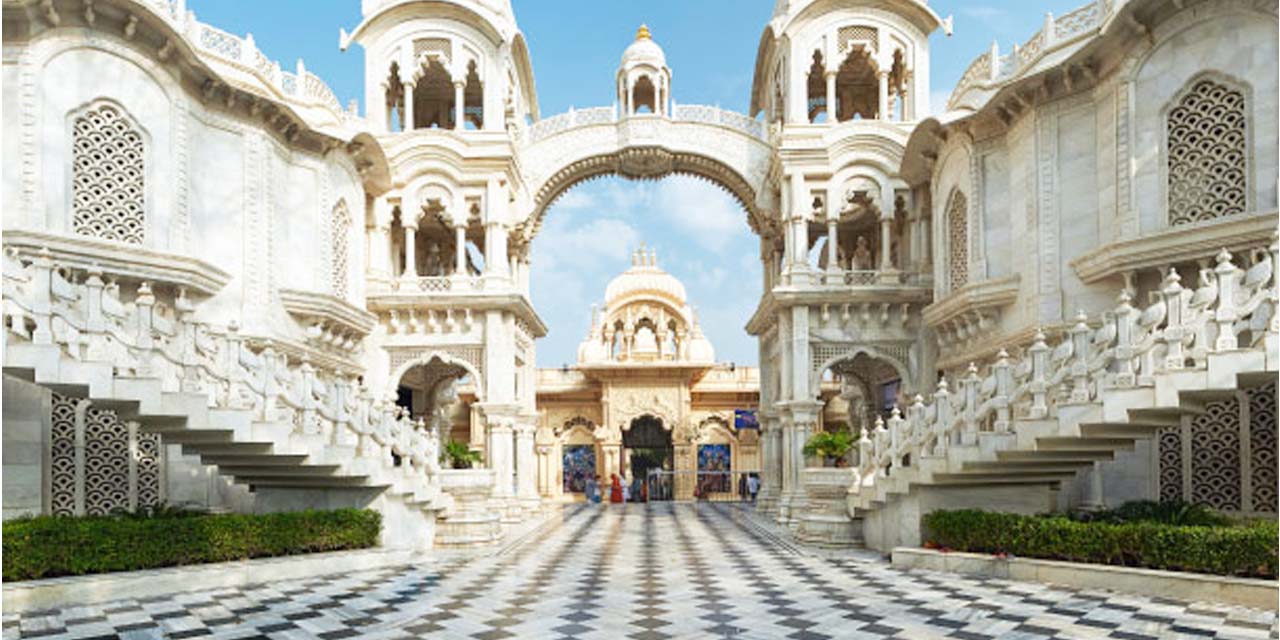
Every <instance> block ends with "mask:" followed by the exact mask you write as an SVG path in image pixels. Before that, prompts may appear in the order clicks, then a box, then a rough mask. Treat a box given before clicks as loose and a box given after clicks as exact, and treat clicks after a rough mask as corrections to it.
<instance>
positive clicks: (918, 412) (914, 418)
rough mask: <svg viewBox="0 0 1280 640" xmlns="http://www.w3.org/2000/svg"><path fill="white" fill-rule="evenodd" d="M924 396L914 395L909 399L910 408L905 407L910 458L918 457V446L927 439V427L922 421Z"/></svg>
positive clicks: (919, 449) (919, 450)
mask: <svg viewBox="0 0 1280 640" xmlns="http://www.w3.org/2000/svg"><path fill="white" fill-rule="evenodd" d="M924 412H925V408H924V396H922V395H920V394H918V393H917V394H916V395H915V397H914V398H912V399H911V406H909V407H907V434H908V436H910V439H909V441H908V442H909V444H908V445H907V446H908V447H910V450H909V453H911V454H912V457H919V454H920V452H921V448H920V444H921V442H923V441H924V440H925V438H927V437H928V425H926V424H925V421H924Z"/></svg>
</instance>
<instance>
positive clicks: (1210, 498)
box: [1156, 381, 1280, 514]
mask: <svg viewBox="0 0 1280 640" xmlns="http://www.w3.org/2000/svg"><path fill="white" fill-rule="evenodd" d="M1235 395H1236V397H1234V398H1230V399H1226V400H1216V401H1213V402H1208V403H1206V404H1205V406H1204V413H1202V414H1199V415H1196V416H1189V417H1187V418H1184V419H1183V421H1182V424H1181V425H1180V426H1175V427H1169V428H1166V429H1163V430H1161V431H1160V433H1159V434H1157V437H1156V447H1157V450H1156V453H1157V457H1156V461H1157V464H1158V468H1159V475H1158V485H1159V486H1158V495H1159V496H1160V499H1161V500H1186V501H1188V502H1196V503H1199V504H1203V505H1207V506H1209V507H1212V508H1214V509H1218V510H1221V511H1229V512H1244V513H1252V514H1259V513H1266V514H1274V513H1276V511H1277V508H1278V507H1280V500H1278V499H1277V491H1276V483H1277V478H1280V467H1278V466H1277V462H1276V459H1277V455H1276V448H1277V444H1276V383H1275V381H1272V382H1269V383H1267V384H1264V385H1261V386H1257V387H1248V388H1245V389H1242V390H1239V391H1237V392H1236V394H1235Z"/></svg>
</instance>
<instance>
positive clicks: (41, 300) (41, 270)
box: [31, 247, 53, 344]
mask: <svg viewBox="0 0 1280 640" xmlns="http://www.w3.org/2000/svg"><path fill="white" fill-rule="evenodd" d="M31 316H32V319H33V320H35V323H36V329H35V332H33V333H32V334H31V341H32V342H34V343H35V344H53V258H52V257H50V255H49V248H48V247H45V248H43V249H41V250H40V253H39V255H37V256H36V257H35V259H34V260H32V261H31Z"/></svg>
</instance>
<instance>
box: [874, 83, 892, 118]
mask: <svg viewBox="0 0 1280 640" xmlns="http://www.w3.org/2000/svg"><path fill="white" fill-rule="evenodd" d="M876 79H878V80H879V81H880V103H879V109H878V110H877V113H878V114H879V116H880V119H881V120H892V118H891V117H890V113H889V72H888V71H880V72H877V73H876Z"/></svg>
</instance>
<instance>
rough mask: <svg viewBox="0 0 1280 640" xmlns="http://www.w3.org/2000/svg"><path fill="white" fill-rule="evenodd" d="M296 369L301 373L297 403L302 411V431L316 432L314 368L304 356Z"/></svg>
mask: <svg viewBox="0 0 1280 640" xmlns="http://www.w3.org/2000/svg"><path fill="white" fill-rule="evenodd" d="M298 370H299V372H301V373H302V379H301V383H300V384H299V385H298V405H299V407H300V410H301V411H302V432H303V433H307V434H316V433H319V432H320V428H319V421H318V420H316V396H315V393H314V390H315V383H316V368H315V367H313V366H311V360H309V359H307V358H305V357H304V358H303V359H302V365H301V366H300V367H299V368H298Z"/></svg>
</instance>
